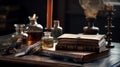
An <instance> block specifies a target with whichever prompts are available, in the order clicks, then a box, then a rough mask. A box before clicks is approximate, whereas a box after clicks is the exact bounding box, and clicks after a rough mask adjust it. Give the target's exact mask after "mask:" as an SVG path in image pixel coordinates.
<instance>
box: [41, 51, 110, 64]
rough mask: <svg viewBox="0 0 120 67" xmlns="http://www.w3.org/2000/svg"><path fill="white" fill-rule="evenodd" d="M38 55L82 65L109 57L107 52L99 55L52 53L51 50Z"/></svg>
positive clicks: (69, 52) (89, 53) (73, 52)
mask: <svg viewBox="0 0 120 67" xmlns="http://www.w3.org/2000/svg"><path fill="white" fill-rule="evenodd" d="M39 55H43V56H48V57H50V58H51V59H56V60H61V61H67V62H75V63H81V62H82V63H83V62H91V61H94V60H97V59H101V58H103V57H106V56H108V55H109V50H105V51H103V52H101V53H96V52H76V51H52V50H43V51H42V52H40V53H39Z"/></svg>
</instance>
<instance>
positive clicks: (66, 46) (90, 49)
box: [56, 44, 100, 52]
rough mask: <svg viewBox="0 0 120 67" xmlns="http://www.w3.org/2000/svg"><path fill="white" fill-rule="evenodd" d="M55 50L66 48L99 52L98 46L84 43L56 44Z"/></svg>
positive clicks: (68, 49)
mask: <svg viewBox="0 0 120 67" xmlns="http://www.w3.org/2000/svg"><path fill="white" fill-rule="evenodd" d="M56 50H67V51H94V52H99V50H100V47H99V46H85V45H79V46H78V45H75V44H74V45H73V44H57V45H56Z"/></svg>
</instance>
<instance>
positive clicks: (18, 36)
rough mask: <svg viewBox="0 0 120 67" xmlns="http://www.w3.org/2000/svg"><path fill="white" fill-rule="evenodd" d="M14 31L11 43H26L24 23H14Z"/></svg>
mask: <svg viewBox="0 0 120 67" xmlns="http://www.w3.org/2000/svg"><path fill="white" fill-rule="evenodd" d="M14 27H15V30H16V32H15V33H14V34H13V35H12V37H11V41H12V43H13V44H15V43H18V42H19V43H20V42H21V44H26V43H27V36H28V35H27V34H26V33H25V32H24V29H25V28H24V27H25V24H14Z"/></svg>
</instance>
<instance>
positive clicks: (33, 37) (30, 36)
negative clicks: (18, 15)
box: [27, 32, 43, 45]
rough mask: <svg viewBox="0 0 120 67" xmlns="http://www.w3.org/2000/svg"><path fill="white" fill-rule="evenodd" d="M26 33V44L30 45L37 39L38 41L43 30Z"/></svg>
mask: <svg viewBox="0 0 120 67" xmlns="http://www.w3.org/2000/svg"><path fill="white" fill-rule="evenodd" d="M27 34H28V40H27V44H28V45H32V44H34V43H36V42H37V41H40V40H41V38H42V36H43V32H28V33H27Z"/></svg>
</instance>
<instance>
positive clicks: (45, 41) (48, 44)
mask: <svg viewBox="0 0 120 67" xmlns="http://www.w3.org/2000/svg"><path fill="white" fill-rule="evenodd" d="M53 44H54V39H53V37H52V36H51V32H49V31H46V32H44V36H43V37H42V49H48V48H53Z"/></svg>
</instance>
